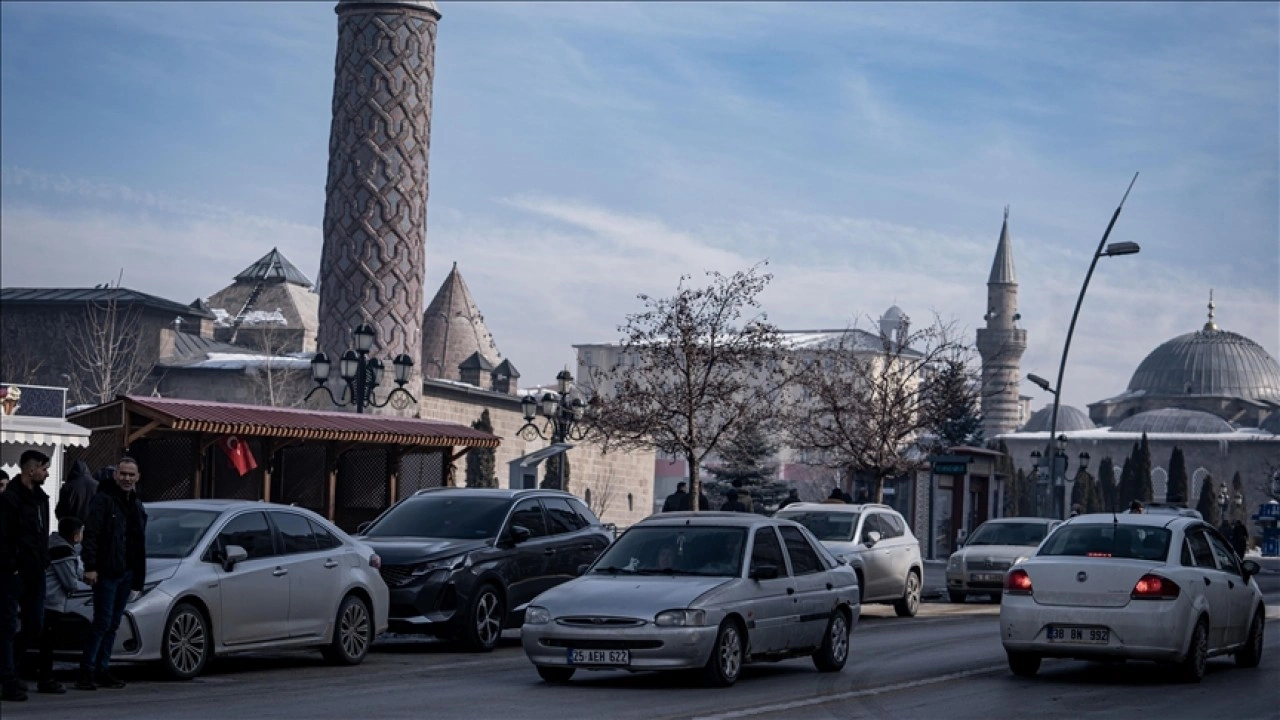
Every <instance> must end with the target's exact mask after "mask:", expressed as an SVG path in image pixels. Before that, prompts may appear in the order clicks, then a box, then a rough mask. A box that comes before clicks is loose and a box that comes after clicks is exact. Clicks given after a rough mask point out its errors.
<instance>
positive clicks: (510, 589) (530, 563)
mask: <svg viewBox="0 0 1280 720" xmlns="http://www.w3.org/2000/svg"><path fill="white" fill-rule="evenodd" d="M361 532H362V535H361V537H360V539H361V540H362V541H364V542H365V543H367V544H368V545H369V546H370V547H372V548H373V549H374V552H376V553H377V554H378V556H379V557H381V558H382V579H383V580H385V581H386V583H387V587H388V588H389V589H390V590H391V614H390V627H389V630H390V631H391V632H398V633H415V634H425V635H434V636H437V637H442V638H451V639H456V640H459V641H461V642H462V643H463V644H464V645H466V646H468V647H470V648H472V649H475V650H482V651H488V650H492V649H493V648H494V647H495V646H496V645H497V644H498V640H499V638H500V637H501V635H502V630H503V628H506V627H516V626H518V625H519V624H520V623H521V622H522V621H523V617H524V609H525V606H526V605H528V604H529V602H530V601H531V600H533V599H534V598H535V597H537V596H538V594H539V593H541V592H543V591H544V590H547V589H549V588H551V587H554V586H556V585H559V584H560V583H562V582H565V581H566V580H570V579H572V578H574V577H577V575H578V568H579V567H580V566H582V565H588V564H590V563H591V562H593V561H594V560H595V559H596V556H597V555H599V554H600V553H601V551H603V550H604V549H605V548H606V547H608V546H609V543H611V542H612V541H613V533H612V532H610V531H609V530H607V529H605V527H604V526H603V525H601V524H600V519H599V518H597V517H596V516H595V513H593V512H591V510H590V509H588V508H587V506H586V505H584V504H583V503H582V501H581V500H579V499H578V498H576V497H574V496H573V495H570V494H569V493H565V492H560V491H557V490H491V489H480V488H437V489H432V490H422V491H419V492H417V493H415V494H414V495H412V496H411V497H408V498H405V499H404V500H401V501H400V502H398V503H396V504H395V505H393V506H391V507H390V508H388V509H387V510H386V511H385V512H383V513H382V514H381V515H379V516H378V518H377V519H375V520H374V521H373V522H371V523H370V524H369V525H368V526H367V527H363V528H361Z"/></svg>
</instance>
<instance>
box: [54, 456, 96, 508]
mask: <svg viewBox="0 0 1280 720" xmlns="http://www.w3.org/2000/svg"><path fill="white" fill-rule="evenodd" d="M97 492H98V481H97V480H94V479H93V475H90V474H89V463H87V462H85V461H83V460H77V461H76V464H75V467H73V468H71V473H70V474H69V475H68V476H67V481H66V482H64V483H62V491H61V492H60V493H58V507H56V508H54V511H53V513H54V515H57V516H58V519H59V520H61V519H62V518H65V517H73V518H77V519H79V520H82V521H83V520H84V519H85V517H86V516H87V515H88V514H89V501H90V500H91V499H93V496H94V494H96V493H97Z"/></svg>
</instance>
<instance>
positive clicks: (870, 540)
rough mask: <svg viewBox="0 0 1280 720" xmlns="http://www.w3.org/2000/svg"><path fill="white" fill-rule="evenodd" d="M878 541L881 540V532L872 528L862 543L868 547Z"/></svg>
mask: <svg viewBox="0 0 1280 720" xmlns="http://www.w3.org/2000/svg"><path fill="white" fill-rule="evenodd" d="M878 542H880V532H879V531H877V530H872V531H871V532H869V533H867V534H866V535H864V536H863V538H862V544H863V545H866V546H867V547H873V546H874V545H875V544H876V543H878Z"/></svg>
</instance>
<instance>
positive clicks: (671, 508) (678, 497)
mask: <svg viewBox="0 0 1280 720" xmlns="http://www.w3.org/2000/svg"><path fill="white" fill-rule="evenodd" d="M686 487H688V486H687V485H686V484H685V483H682V482H678V483H676V491H675V492H673V493H671V494H670V495H668V496H667V499H666V500H663V501H662V512H675V511H677V510H679V509H681V508H680V506H681V505H684V506H685V509H688V505H689V491H688V490H686V489H685V488H686Z"/></svg>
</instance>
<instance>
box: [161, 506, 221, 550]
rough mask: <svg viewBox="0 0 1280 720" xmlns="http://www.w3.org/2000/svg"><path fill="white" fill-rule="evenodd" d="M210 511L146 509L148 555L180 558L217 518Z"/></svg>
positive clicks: (215, 513)
mask: <svg viewBox="0 0 1280 720" xmlns="http://www.w3.org/2000/svg"><path fill="white" fill-rule="evenodd" d="M218 514H219V513H217V512H215V511H212V510H179V509H177V508H157V507H148V508H147V557H149V558H183V557H186V556H187V555H188V554H190V553H191V551H192V550H193V549H195V546H196V545H197V544H199V542H200V539H201V538H203V537H204V534H205V531H207V530H208V529H209V526H210V525H212V524H213V521H214V519H215V518H217V517H218Z"/></svg>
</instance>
